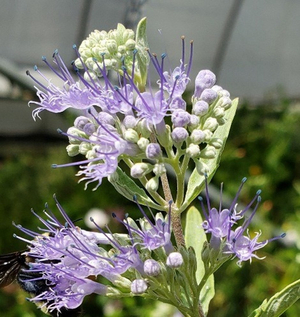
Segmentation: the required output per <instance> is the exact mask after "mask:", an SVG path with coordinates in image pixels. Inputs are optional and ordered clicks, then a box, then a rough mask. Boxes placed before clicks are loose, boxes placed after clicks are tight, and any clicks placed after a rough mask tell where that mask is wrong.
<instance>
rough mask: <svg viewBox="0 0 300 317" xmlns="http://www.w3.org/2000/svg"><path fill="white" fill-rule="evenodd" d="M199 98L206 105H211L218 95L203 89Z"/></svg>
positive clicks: (210, 90) (211, 90)
mask: <svg viewBox="0 0 300 317" xmlns="http://www.w3.org/2000/svg"><path fill="white" fill-rule="evenodd" d="M200 98H201V99H202V100H204V101H206V102H207V103H209V104H211V103H212V102H213V101H215V100H216V99H217V98H218V93H217V92H216V91H214V90H213V89H204V90H203V92H202V93H201V95H200Z"/></svg>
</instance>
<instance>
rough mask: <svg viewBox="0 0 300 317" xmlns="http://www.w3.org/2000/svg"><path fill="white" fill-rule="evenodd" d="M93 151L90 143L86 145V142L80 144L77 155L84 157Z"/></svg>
mask: <svg viewBox="0 0 300 317" xmlns="http://www.w3.org/2000/svg"><path fill="white" fill-rule="evenodd" d="M92 149H93V146H92V145H91V144H90V143H87V142H82V143H80V145H79V149H78V151H79V153H80V154H82V155H86V154H87V152H88V151H90V150H92Z"/></svg>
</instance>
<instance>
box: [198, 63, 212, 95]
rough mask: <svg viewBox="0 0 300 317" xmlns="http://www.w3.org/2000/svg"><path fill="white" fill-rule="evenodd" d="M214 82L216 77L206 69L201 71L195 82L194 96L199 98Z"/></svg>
mask: <svg viewBox="0 0 300 317" xmlns="http://www.w3.org/2000/svg"><path fill="white" fill-rule="evenodd" d="M215 82H216V75H215V74H214V73H213V72H211V71H210V70H208V69H204V70H201V71H200V72H199V73H198V75H197V77H196V80H195V92H194V96H195V97H197V98H199V97H200V95H201V93H202V91H203V90H204V89H206V88H211V87H212V86H213V85H214V84H215Z"/></svg>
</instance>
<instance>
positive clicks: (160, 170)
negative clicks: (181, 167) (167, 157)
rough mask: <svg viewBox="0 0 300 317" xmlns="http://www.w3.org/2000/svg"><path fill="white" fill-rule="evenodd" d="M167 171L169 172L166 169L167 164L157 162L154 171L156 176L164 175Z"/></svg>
mask: <svg viewBox="0 0 300 317" xmlns="http://www.w3.org/2000/svg"><path fill="white" fill-rule="evenodd" d="M166 172H167V170H166V167H165V164H163V163H160V164H155V165H154V168H153V173H154V174H155V175H156V176H161V175H163V174H164V173H166Z"/></svg>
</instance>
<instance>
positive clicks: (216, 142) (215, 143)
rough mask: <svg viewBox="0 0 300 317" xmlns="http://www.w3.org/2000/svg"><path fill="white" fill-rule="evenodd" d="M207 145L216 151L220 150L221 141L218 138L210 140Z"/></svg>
mask: <svg viewBox="0 0 300 317" xmlns="http://www.w3.org/2000/svg"><path fill="white" fill-rule="evenodd" d="M209 144H210V145H212V146H213V147H214V148H216V149H220V148H221V147H222V146H223V141H222V140H221V139H219V138H214V139H211V141H210V142H209Z"/></svg>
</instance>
